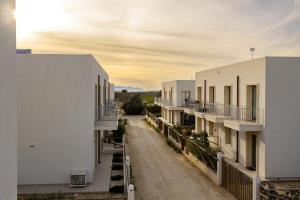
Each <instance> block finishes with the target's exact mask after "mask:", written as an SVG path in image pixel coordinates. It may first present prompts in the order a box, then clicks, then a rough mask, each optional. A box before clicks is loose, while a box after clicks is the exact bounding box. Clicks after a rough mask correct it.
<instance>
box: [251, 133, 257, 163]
mask: <svg viewBox="0 0 300 200" xmlns="http://www.w3.org/2000/svg"><path fill="white" fill-rule="evenodd" d="M251 137H252V138H251V139H252V148H251V149H252V153H251V155H252V156H251V161H252V162H251V168H252V169H256V135H252V136H251Z"/></svg>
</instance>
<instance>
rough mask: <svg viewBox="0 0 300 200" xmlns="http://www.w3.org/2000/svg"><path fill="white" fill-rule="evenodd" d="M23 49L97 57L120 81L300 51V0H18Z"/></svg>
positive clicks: (144, 84)
mask: <svg viewBox="0 0 300 200" xmlns="http://www.w3.org/2000/svg"><path fill="white" fill-rule="evenodd" d="M16 2H17V5H16V6H17V10H16V19H17V48H29V49H32V50H33V53H79V54H80V53H84V54H93V55H94V57H95V58H96V59H97V60H98V62H99V63H100V64H101V66H102V67H103V68H104V69H105V70H106V71H107V72H108V73H109V74H110V79H111V81H112V82H114V83H115V84H116V85H122V86H131V87H140V88H144V89H149V90H150V89H159V88H160V83H161V82H162V81H168V80H175V79H192V78H194V77H195V72H197V71H201V70H205V69H209V68H213V67H219V66H222V65H227V64H230V63H235V62H240V61H244V60H249V59H250V58H251V54H250V51H249V48H250V47H255V49H256V51H255V54H254V56H255V57H262V56H300V37H299V36H300V0H226V1H225V0H151V1H150V0H16Z"/></svg>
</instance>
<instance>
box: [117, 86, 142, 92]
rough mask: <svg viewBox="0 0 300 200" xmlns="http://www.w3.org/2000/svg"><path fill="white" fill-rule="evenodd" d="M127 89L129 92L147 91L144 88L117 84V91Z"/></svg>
mask: <svg viewBox="0 0 300 200" xmlns="http://www.w3.org/2000/svg"><path fill="white" fill-rule="evenodd" d="M122 90H127V92H145V90H144V89H143V88H138V87H129V86H115V92H121V91H122Z"/></svg>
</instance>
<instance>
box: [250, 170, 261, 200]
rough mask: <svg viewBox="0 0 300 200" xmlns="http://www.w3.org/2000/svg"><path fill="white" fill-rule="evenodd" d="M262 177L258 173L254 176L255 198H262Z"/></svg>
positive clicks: (256, 199) (255, 199) (254, 199)
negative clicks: (260, 187) (260, 192)
mask: <svg viewBox="0 0 300 200" xmlns="http://www.w3.org/2000/svg"><path fill="white" fill-rule="evenodd" d="M260 182H261V180H260V177H259V176H258V175H256V176H254V177H253V195H252V196H253V200H260V194H259V186H260Z"/></svg>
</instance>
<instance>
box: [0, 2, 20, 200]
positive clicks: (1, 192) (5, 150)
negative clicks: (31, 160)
mask: <svg viewBox="0 0 300 200" xmlns="http://www.w3.org/2000/svg"><path fill="white" fill-rule="evenodd" d="M14 4H15V3H14V1H13V0H0V47H1V49H0V199H1V200H2V199H3V200H15V199H17V98H16V95H17V93H16V83H17V82H16V63H15V62H16V58H15V56H16V55H15V54H16V34H15V20H14V17H13V10H14V8H15V5H14Z"/></svg>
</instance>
